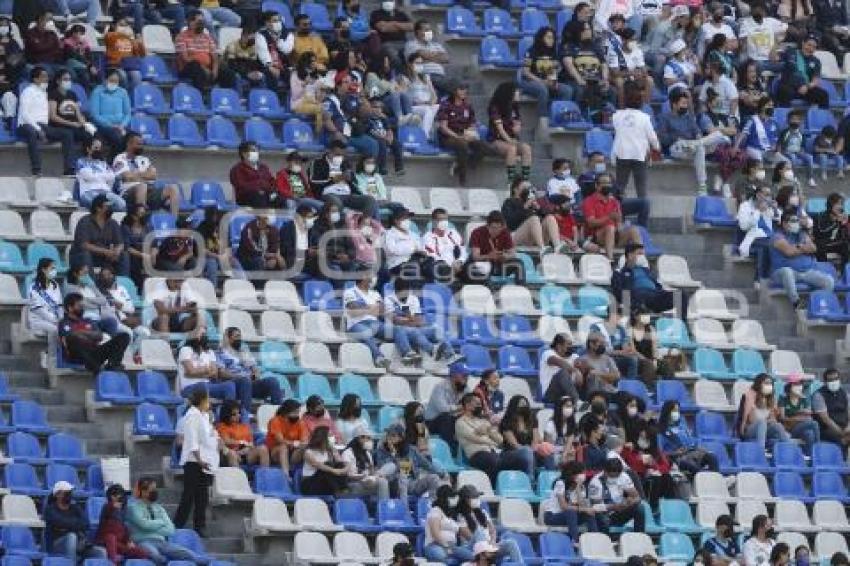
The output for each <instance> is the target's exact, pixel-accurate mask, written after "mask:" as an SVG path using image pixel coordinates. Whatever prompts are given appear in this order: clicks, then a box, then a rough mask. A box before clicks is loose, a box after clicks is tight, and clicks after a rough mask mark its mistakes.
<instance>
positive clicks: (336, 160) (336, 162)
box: [331, 155, 343, 169]
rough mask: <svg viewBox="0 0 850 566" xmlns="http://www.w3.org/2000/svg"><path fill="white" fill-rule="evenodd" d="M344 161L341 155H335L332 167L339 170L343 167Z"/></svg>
mask: <svg viewBox="0 0 850 566" xmlns="http://www.w3.org/2000/svg"><path fill="white" fill-rule="evenodd" d="M342 159H343V158H342V156H341V155H334V156H333V157H331V165H333V166H334V167H336V168H337V169H339V168H340V167H342Z"/></svg>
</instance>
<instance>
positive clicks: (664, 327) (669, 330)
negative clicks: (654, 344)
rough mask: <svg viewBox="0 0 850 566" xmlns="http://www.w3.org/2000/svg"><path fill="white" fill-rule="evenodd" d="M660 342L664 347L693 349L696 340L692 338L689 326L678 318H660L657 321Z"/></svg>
mask: <svg viewBox="0 0 850 566" xmlns="http://www.w3.org/2000/svg"><path fill="white" fill-rule="evenodd" d="M655 332H656V335H657V337H658V344H659V346H661V347H663V348H682V349H693V348H696V347H697V344H696V342H694V341H693V340H691V335H690V333H689V332H688V327H687V326H686V325H685V323H684V321H682V320H681V319H678V318H659V319H658V320H656V321H655Z"/></svg>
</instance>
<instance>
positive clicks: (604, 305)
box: [578, 285, 609, 316]
mask: <svg viewBox="0 0 850 566" xmlns="http://www.w3.org/2000/svg"><path fill="white" fill-rule="evenodd" d="M608 304H609V297H608V291H606V290H605V289H603V288H602V287H596V286H595V285H584V286H583V287H581V288H579V290H578V310H579V311H581V313H582V314H593V315H596V316H608Z"/></svg>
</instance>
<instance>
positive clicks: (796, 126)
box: [788, 122, 800, 130]
mask: <svg viewBox="0 0 850 566" xmlns="http://www.w3.org/2000/svg"><path fill="white" fill-rule="evenodd" d="M788 127H789V128H791V129H792V130H799V129H800V122H789V123H788Z"/></svg>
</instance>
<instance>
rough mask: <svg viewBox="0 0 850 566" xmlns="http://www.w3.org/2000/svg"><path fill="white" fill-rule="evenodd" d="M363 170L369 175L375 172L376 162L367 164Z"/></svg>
mask: <svg viewBox="0 0 850 566" xmlns="http://www.w3.org/2000/svg"><path fill="white" fill-rule="evenodd" d="M363 172H364V173H366V174H367V175H371V174H372V173H374V172H375V164H374V163H367V164H365V165H364V166H363Z"/></svg>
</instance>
